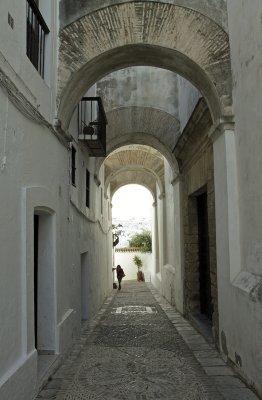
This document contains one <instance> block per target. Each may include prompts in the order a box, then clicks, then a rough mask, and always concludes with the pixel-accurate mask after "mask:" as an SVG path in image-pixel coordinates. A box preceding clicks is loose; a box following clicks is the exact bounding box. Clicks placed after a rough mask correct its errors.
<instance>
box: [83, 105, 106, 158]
mask: <svg viewBox="0 0 262 400" xmlns="http://www.w3.org/2000/svg"><path fill="white" fill-rule="evenodd" d="M106 125H107V119H106V114H105V110H104V107H103V103H102V100H101V98H100V97H83V98H82V100H81V101H80V103H79V105H78V140H79V141H81V142H83V143H84V144H85V145H86V146H87V148H88V150H89V154H90V156H91V157H105V156H106Z"/></svg>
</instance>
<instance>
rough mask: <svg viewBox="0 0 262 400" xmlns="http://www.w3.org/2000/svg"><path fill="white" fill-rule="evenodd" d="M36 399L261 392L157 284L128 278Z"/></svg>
mask: <svg viewBox="0 0 262 400" xmlns="http://www.w3.org/2000/svg"><path fill="white" fill-rule="evenodd" d="M150 289H151V290H150ZM37 399H56V400H80V399H81V400H84V399H92V400H98V399H99V400H151V399H154V400H155V399H163V400H165V399H170V400H171V399H174V400H220V399H221V400H222V399H227V400H255V399H257V397H256V396H255V395H254V394H253V392H251V391H250V390H249V389H248V388H246V387H245V385H244V384H243V383H242V382H241V381H240V380H239V379H238V378H237V377H236V376H234V373H233V371H232V370H231V369H230V368H229V367H227V366H226V365H225V364H224V362H223V361H222V359H221V358H220V357H219V355H218V353H217V351H216V350H215V348H213V347H212V345H210V344H208V343H207V342H206V341H205V340H204V339H203V338H202V336H200V335H199V334H198V333H197V332H196V331H195V330H194V329H193V328H192V326H191V325H190V324H189V323H188V322H187V321H186V320H185V319H183V317H181V315H180V314H179V313H177V312H176V311H175V310H174V309H173V308H172V307H171V306H169V305H168V303H166V302H165V301H164V300H163V298H162V297H161V296H160V295H159V294H158V292H157V291H155V290H154V289H153V287H152V286H150V285H149V286H147V285H146V284H138V283H126V284H124V285H123V290H122V291H121V292H118V293H117V294H116V296H114V297H112V298H109V299H108V300H107V302H106V303H105V304H104V306H103V309H102V310H101V311H100V313H99V314H98V316H97V317H96V319H95V320H94V321H93V322H92V324H91V325H90V324H89V325H88V326H87V327H86V329H84V330H83V333H82V336H81V339H80V340H79V342H78V343H77V344H76V346H75V347H74V349H73V351H72V353H71V355H70V356H69V357H68V359H67V361H66V362H65V363H64V365H63V366H62V367H61V368H60V369H59V370H58V371H57V372H56V373H55V374H54V376H53V377H52V379H51V380H50V381H49V382H48V384H47V386H46V387H45V388H44V389H43V390H42V392H41V393H40V394H39V396H38V397H37Z"/></svg>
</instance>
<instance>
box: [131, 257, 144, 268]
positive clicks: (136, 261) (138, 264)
mask: <svg viewBox="0 0 262 400" xmlns="http://www.w3.org/2000/svg"><path fill="white" fill-rule="evenodd" d="M133 261H134V263H135V265H136V266H137V268H138V269H139V268H142V266H143V262H142V260H141V258H140V257H138V256H135V257H134V258H133Z"/></svg>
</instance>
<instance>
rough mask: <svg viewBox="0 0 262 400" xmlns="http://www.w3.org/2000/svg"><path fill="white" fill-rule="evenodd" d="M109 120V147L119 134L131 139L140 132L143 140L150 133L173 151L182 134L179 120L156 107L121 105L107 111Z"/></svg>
mask: <svg viewBox="0 0 262 400" xmlns="http://www.w3.org/2000/svg"><path fill="white" fill-rule="evenodd" d="M107 120H108V127H107V143H108V147H109V146H110V143H113V142H114V141H115V139H116V138H117V137H118V136H122V135H124V136H125V135H126V136H129V137H130V140H131V139H132V136H133V135H135V134H139V135H140V136H141V141H143V135H145V134H149V135H151V136H153V137H154V138H155V139H157V140H158V141H159V142H161V143H163V145H164V146H165V147H166V148H167V149H168V150H169V151H170V152H172V151H173V149H174V147H175V144H176V142H177V140H178V138H179V136H180V124H179V121H178V120H177V119H176V118H175V117H174V116H173V115H171V114H168V113H166V112H164V111H162V110H159V109H156V108H151V107H135V106H133V107H121V108H117V109H114V110H111V111H109V112H107ZM148 144H149V145H150V143H148ZM109 149H110V148H109ZM157 150H158V149H157Z"/></svg>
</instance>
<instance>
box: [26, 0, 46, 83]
mask: <svg viewBox="0 0 262 400" xmlns="http://www.w3.org/2000/svg"><path fill="white" fill-rule="evenodd" d="M26 14H27V37H26V54H27V57H28V58H29V60H30V61H31V62H32V64H33V65H34V67H35V68H36V69H37V71H38V72H39V74H40V75H41V77H42V78H44V75H45V46H46V35H48V34H49V32H50V31H49V28H48V26H47V24H46V22H45V20H44V18H43V16H42V14H41V12H40V10H39V0H26Z"/></svg>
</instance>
